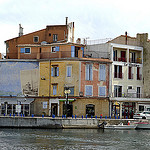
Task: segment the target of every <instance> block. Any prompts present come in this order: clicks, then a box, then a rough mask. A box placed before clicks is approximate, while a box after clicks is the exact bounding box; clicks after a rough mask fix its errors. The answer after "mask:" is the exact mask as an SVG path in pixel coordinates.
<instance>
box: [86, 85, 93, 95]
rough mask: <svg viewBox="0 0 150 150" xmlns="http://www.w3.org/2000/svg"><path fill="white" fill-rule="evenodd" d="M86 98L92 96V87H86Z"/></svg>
mask: <svg viewBox="0 0 150 150" xmlns="http://www.w3.org/2000/svg"><path fill="white" fill-rule="evenodd" d="M85 95H86V96H92V86H86V94H85Z"/></svg>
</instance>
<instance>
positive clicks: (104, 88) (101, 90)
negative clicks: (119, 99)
mask: <svg viewBox="0 0 150 150" xmlns="http://www.w3.org/2000/svg"><path fill="white" fill-rule="evenodd" d="M99 96H106V87H99Z"/></svg>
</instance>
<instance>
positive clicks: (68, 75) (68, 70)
mask: <svg viewBox="0 0 150 150" xmlns="http://www.w3.org/2000/svg"><path fill="white" fill-rule="evenodd" d="M67 77H71V67H70V66H67Z"/></svg>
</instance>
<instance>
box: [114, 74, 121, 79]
mask: <svg viewBox="0 0 150 150" xmlns="http://www.w3.org/2000/svg"><path fill="white" fill-rule="evenodd" d="M114 78H120V79H122V78H123V73H117V72H114Z"/></svg>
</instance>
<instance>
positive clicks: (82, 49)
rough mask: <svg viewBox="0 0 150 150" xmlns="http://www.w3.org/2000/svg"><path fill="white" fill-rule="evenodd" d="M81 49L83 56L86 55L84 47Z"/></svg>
mask: <svg viewBox="0 0 150 150" xmlns="http://www.w3.org/2000/svg"><path fill="white" fill-rule="evenodd" d="M81 50H82V54H83V55H82V56H83V57H84V47H81Z"/></svg>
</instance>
